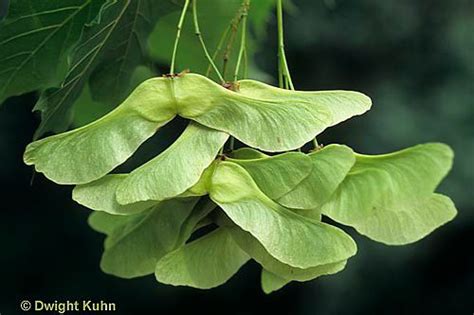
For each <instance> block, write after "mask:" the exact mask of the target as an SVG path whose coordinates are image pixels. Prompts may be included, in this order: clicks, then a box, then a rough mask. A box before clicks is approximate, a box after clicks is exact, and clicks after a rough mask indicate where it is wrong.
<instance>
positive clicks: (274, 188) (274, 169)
mask: <svg viewBox="0 0 474 315" xmlns="http://www.w3.org/2000/svg"><path fill="white" fill-rule="evenodd" d="M228 161H230V162H234V163H236V164H238V165H240V166H242V167H243V168H245V170H246V171H247V172H248V173H249V174H250V176H252V178H253V180H254V181H255V183H257V185H258V187H259V188H260V190H261V191H262V192H263V193H264V194H265V195H267V196H268V197H270V198H271V199H278V198H279V197H281V196H283V195H285V194H287V193H288V192H290V191H291V190H293V189H295V187H297V185H298V184H299V183H300V182H301V181H303V180H304V179H305V178H306V177H308V176H309V175H310V174H311V173H312V170H313V163H312V161H311V159H310V158H309V157H308V156H307V155H306V154H303V153H300V152H288V153H283V154H279V155H275V156H271V157H267V158H260V159H245V160H239V159H231V158H229V159H228Z"/></svg>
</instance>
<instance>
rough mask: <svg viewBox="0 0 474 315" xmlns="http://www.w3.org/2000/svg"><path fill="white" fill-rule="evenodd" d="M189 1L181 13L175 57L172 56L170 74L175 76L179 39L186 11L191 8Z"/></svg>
mask: <svg viewBox="0 0 474 315" xmlns="http://www.w3.org/2000/svg"><path fill="white" fill-rule="evenodd" d="M189 1H190V0H186V2H184V6H183V10H182V11H181V16H180V18H179V22H178V28H177V32H176V38H175V40H174V47H173V55H172V56H171V66H170V74H174V71H175V63H176V53H177V52H178V44H179V39H180V37H181V30H182V29H183V23H184V18H185V16H186V11H187V10H188V7H189Z"/></svg>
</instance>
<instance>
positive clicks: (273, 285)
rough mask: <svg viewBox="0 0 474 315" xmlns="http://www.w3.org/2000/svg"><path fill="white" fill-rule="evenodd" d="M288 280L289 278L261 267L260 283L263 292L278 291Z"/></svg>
mask: <svg viewBox="0 0 474 315" xmlns="http://www.w3.org/2000/svg"><path fill="white" fill-rule="evenodd" d="M290 282H291V280H286V279H283V278H281V277H279V276H277V275H276V274H274V273H271V272H270V271H268V270H266V269H265V268H263V269H262V274H261V282H260V283H261V285H262V290H263V292H265V293H266V294H270V293H272V292H275V291H278V290H280V289H281V288H283V287H284V286H285V285H287V284H288V283H290Z"/></svg>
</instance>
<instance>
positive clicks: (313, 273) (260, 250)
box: [227, 227, 346, 282]
mask: <svg viewBox="0 0 474 315" xmlns="http://www.w3.org/2000/svg"><path fill="white" fill-rule="evenodd" d="M227 229H228V230H229V232H230V234H231V235H232V237H233V238H234V241H235V242H236V243H237V244H238V245H239V246H240V248H242V249H243V250H244V251H245V252H246V253H247V254H248V255H249V256H250V257H252V259H254V260H255V261H257V262H258V263H259V264H260V265H262V267H263V268H264V269H266V270H268V271H269V272H271V273H273V274H274V275H275V276H278V277H279V278H281V279H284V280H286V281H287V282H289V281H300V282H302V281H309V280H313V279H315V278H317V277H320V276H323V275H330V274H334V273H337V272H339V271H341V270H342V269H344V267H345V265H346V261H345V260H343V261H337V262H334V263H330V264H323V265H317V266H314V267H310V268H306V269H302V268H295V267H292V266H290V265H288V264H285V263H283V262H281V261H279V260H278V259H276V258H275V257H273V256H272V255H271V254H270V253H269V252H268V251H267V250H266V249H265V248H264V247H263V245H262V244H261V243H259V241H258V240H257V239H255V238H254V237H253V236H252V235H251V234H250V233H248V232H245V231H243V230H242V229H240V228H238V227H231V228H227Z"/></svg>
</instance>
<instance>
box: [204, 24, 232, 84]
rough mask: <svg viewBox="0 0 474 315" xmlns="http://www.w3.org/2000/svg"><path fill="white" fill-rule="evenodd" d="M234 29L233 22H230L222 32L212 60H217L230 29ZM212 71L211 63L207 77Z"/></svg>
mask: <svg viewBox="0 0 474 315" xmlns="http://www.w3.org/2000/svg"><path fill="white" fill-rule="evenodd" d="M231 29H232V24H229V26H227V28H226V29H225V31H224V32H223V33H222V35H221V38H220V39H219V43H218V44H217V47H216V50H215V51H214V54H212V60H213V61H215V60H216V58H217V56H218V55H219V53H220V52H221V50H222V47H223V46H224V43H225V40H226V39H227V36H228V35H229V32H230V30H231ZM211 71H212V65H211V64H209V66H208V67H207V71H206V77H208V76H209V75H210V74H211Z"/></svg>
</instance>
